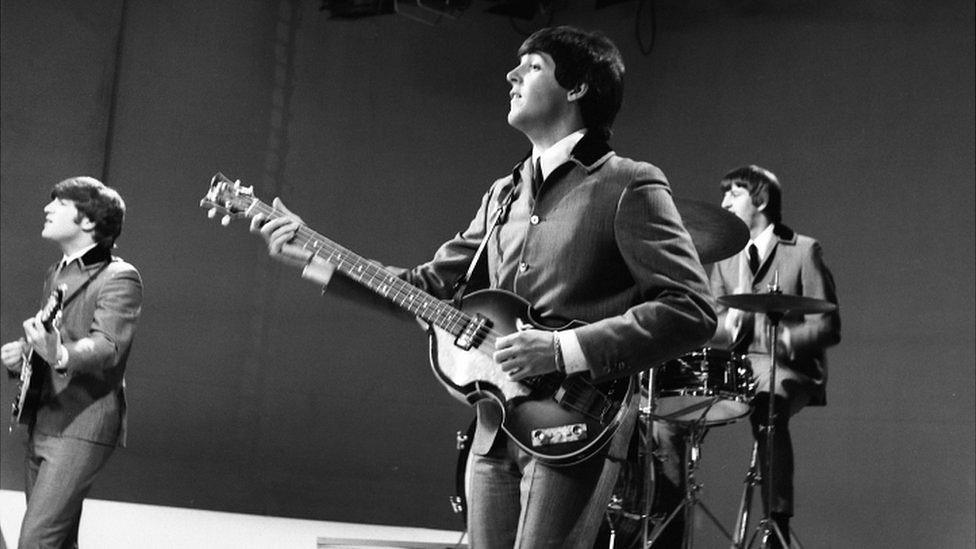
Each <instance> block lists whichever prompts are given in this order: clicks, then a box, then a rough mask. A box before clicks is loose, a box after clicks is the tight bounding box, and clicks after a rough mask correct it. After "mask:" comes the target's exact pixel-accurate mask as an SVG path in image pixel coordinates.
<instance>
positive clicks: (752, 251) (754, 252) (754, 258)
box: [749, 244, 759, 274]
mask: <svg viewBox="0 0 976 549" xmlns="http://www.w3.org/2000/svg"><path fill="white" fill-rule="evenodd" d="M749 270H750V271H752V274H756V271H758V270H759V248H756V245H755V244H749Z"/></svg>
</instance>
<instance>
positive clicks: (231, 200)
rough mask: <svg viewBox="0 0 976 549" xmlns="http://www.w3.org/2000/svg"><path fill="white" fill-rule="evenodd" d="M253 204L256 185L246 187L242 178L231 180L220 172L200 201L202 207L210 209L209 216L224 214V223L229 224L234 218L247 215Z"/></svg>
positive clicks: (211, 181) (221, 221) (222, 222)
mask: <svg viewBox="0 0 976 549" xmlns="http://www.w3.org/2000/svg"><path fill="white" fill-rule="evenodd" d="M253 204H254V187H244V186H242V185H241V182H240V180H237V181H231V180H230V179H228V178H227V176H225V175H224V174H222V173H220V172H218V173H217V174H216V175H214V176H213V179H211V180H210V190H209V191H207V194H206V196H204V197H203V199H202V200H201V201H200V207H201V208H206V209H207V210H209V211H208V212H207V217H210V218H213V217H215V216H216V215H217V214H218V213H219V214H221V215H223V218H222V219H221V220H220V223H221V224H222V225H227V224H228V223H230V220H231V219H233V218H240V217H247V212H248V210H249V209H250V208H251V206H252V205H253Z"/></svg>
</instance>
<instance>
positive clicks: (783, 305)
mask: <svg viewBox="0 0 976 549" xmlns="http://www.w3.org/2000/svg"><path fill="white" fill-rule="evenodd" d="M718 302H719V303H722V304H723V305H727V306H729V307H732V308H733V309H742V310H743V311H750V312H753V313H783V314H786V313H794V314H803V315H812V314H817V313H829V312H830V311H833V310H834V309H836V308H837V305H836V304H834V303H831V302H829V301H824V300H822V299H816V298H813V297H806V296H802V295H788V294H774V293H770V294H731V295H723V296H721V297H719V298H718Z"/></svg>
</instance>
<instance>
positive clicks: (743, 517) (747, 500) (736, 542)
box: [730, 442, 803, 549]
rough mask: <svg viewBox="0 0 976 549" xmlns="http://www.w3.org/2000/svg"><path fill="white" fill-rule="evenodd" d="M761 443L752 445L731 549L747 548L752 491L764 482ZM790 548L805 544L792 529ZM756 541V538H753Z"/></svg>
mask: <svg viewBox="0 0 976 549" xmlns="http://www.w3.org/2000/svg"><path fill="white" fill-rule="evenodd" d="M758 458H759V443H758V442H754V443H753V444H752V458H751V459H750V461H749V470H748V471H746V478H745V480H744V484H745V488H743V490H742V499H740V500H739V512H738V513H736V521H735V532H734V534H735V535H734V537H733V538H732V545H731V546H730V549H744V548H745V547H746V544H745V543H746V531H747V530H748V529H749V517H750V515H751V513H752V490H753V488H755V487H756V486H758V485H759V484H760V483H761V482H762V477H761V476H760V473H759V459H758ZM789 535H790V544H791V545H790V547H797V548H798V549H803V544H801V543H800V540H799V539H797V537H796V534H794V533H793V531H792V529H790V532H789ZM753 539H755V537H754V538H753Z"/></svg>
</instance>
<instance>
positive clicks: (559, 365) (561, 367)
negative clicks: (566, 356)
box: [552, 332, 566, 374]
mask: <svg viewBox="0 0 976 549" xmlns="http://www.w3.org/2000/svg"><path fill="white" fill-rule="evenodd" d="M552 350H553V354H554V355H555V357H556V371H557V372H559V373H560V374H565V373H566V362H564V361H563V351H562V348H560V347H559V332H553V333H552Z"/></svg>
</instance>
